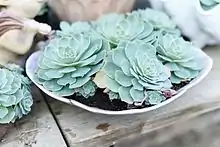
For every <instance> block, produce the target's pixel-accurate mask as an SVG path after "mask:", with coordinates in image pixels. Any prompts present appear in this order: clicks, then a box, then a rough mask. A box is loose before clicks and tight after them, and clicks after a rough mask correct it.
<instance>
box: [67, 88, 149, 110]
mask: <svg viewBox="0 0 220 147" xmlns="http://www.w3.org/2000/svg"><path fill="white" fill-rule="evenodd" d="M67 98H69V99H73V100H76V101H78V102H80V103H82V104H85V105H87V106H90V107H96V108H99V109H103V110H111V111H122V110H129V109H141V108H145V107H150V105H142V106H139V107H137V106H135V105H129V104H128V103H126V102H123V101H121V100H118V99H114V100H110V99H109V97H108V95H107V94H105V93H103V89H98V90H97V92H96V94H95V95H94V96H93V97H89V98H84V97H81V96H75V95H73V96H70V97H67Z"/></svg>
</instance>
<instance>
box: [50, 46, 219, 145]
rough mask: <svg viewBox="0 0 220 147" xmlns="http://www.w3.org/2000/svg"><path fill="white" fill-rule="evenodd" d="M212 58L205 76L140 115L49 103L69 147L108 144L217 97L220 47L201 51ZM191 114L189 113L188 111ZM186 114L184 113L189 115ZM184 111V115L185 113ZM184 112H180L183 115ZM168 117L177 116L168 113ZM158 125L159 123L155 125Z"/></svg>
mask: <svg viewBox="0 0 220 147" xmlns="http://www.w3.org/2000/svg"><path fill="white" fill-rule="evenodd" d="M205 51H206V52H207V53H208V54H209V55H210V56H211V57H213V59H214V63H215V64H214V67H213V69H212V71H211V73H210V74H209V76H208V77H207V78H206V79H205V80H204V81H203V82H202V83H200V84H199V85H197V86H196V87H194V88H192V89H191V90H189V91H188V92H187V93H186V94H185V95H184V96H182V97H181V98H180V99H178V100H176V101H174V102H173V103H171V104H169V105H167V106H164V107H162V108H159V109H157V110H155V111H151V112H148V113H144V114H140V115H127V116H107V115H100V114H93V113H90V112H87V111H84V110H82V109H80V108H77V107H72V106H70V105H67V104H64V103H62V102H58V101H55V100H52V99H50V100H52V101H51V102H50V103H49V104H50V106H51V108H52V110H53V112H54V114H55V116H56V118H57V121H58V123H59V124H60V127H61V128H62V130H63V133H64V135H65V137H66V138H67V140H68V143H69V145H70V146H71V147H73V146H77V147H78V146H79V147H80V146H88V145H89V146H94V147H96V146H108V145H111V144H112V143H113V142H114V141H117V140H118V139H121V138H123V137H126V136H128V135H136V134H141V133H143V132H146V131H149V127H151V128H152V127H155V125H153V124H151V123H146V122H147V121H148V120H154V119H155V118H157V117H158V116H163V114H168V113H171V112H174V111H178V110H180V109H183V108H186V107H190V106H193V107H194V106H195V105H199V104H202V103H207V102H213V101H216V100H219V97H220V90H219V88H218V86H219V85H220V76H219V75H220V66H219V65H220V58H219V56H220V48H219V47H218V48H209V49H207V50H205ZM190 113H191V112H190ZM190 113H188V114H190ZM188 114H187V115H188ZM187 115H184V117H186V116H187ZM172 119H179V118H175V117H173V116H172ZM158 125H162V124H158Z"/></svg>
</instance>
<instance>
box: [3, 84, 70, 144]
mask: <svg viewBox="0 0 220 147" xmlns="http://www.w3.org/2000/svg"><path fill="white" fill-rule="evenodd" d="M32 91H33V97H34V100H35V103H34V106H33V108H32V112H31V114H29V115H28V116H27V117H24V118H23V119H21V120H19V121H17V123H16V124H14V126H13V127H12V128H10V130H9V132H8V133H7V135H6V136H5V137H4V138H3V140H2V141H1V142H0V146H1V147H66V144H65V142H64V140H63V137H62V135H61V133H60V131H59V129H58V127H57V125H56V122H55V120H54V119H53V117H52V115H51V113H50V112H49V110H48V107H47V106H46V104H45V101H44V100H43V97H42V95H41V94H40V92H39V90H38V89H37V88H36V87H33V90H32Z"/></svg>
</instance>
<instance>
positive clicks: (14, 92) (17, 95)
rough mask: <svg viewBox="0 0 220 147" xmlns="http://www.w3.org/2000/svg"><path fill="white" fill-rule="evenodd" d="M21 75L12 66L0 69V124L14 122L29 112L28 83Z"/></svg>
mask: <svg viewBox="0 0 220 147" xmlns="http://www.w3.org/2000/svg"><path fill="white" fill-rule="evenodd" d="M22 73H23V70H22V68H20V67H19V66H17V65H14V64H9V65H7V66H5V67H3V68H1V69H0V81H1V84H0V85H1V86H0V124H5V123H10V122H14V121H15V120H16V119H17V118H21V117H22V116H23V115H27V114H28V113H29V112H30V111H31V106H32V104H33V99H32V96H31V93H30V91H29V84H30V81H29V79H28V78H26V77H25V76H24V75H23V74H22Z"/></svg>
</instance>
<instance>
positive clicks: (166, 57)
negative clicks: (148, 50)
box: [157, 34, 204, 84]
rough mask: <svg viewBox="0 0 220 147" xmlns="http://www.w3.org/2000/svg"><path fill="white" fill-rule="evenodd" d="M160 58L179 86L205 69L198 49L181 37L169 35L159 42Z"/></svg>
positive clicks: (172, 79) (173, 81)
mask: <svg viewBox="0 0 220 147" xmlns="http://www.w3.org/2000/svg"><path fill="white" fill-rule="evenodd" d="M157 52H158V57H159V59H161V60H162V61H163V63H164V64H165V65H166V66H167V67H169V69H170V71H171V82H172V83H175V84H179V83H181V82H183V81H188V80H191V79H193V78H195V77H196V76H197V75H198V74H199V72H200V70H201V69H202V68H203V67H204V65H203V62H202V61H200V60H199V58H198V57H197V53H196V48H195V47H194V46H193V45H192V44H191V43H189V42H187V41H185V40H184V39H183V38H181V37H177V36H173V35H170V34H167V35H165V36H163V37H162V38H161V39H160V41H159V46H158V47H157Z"/></svg>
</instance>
